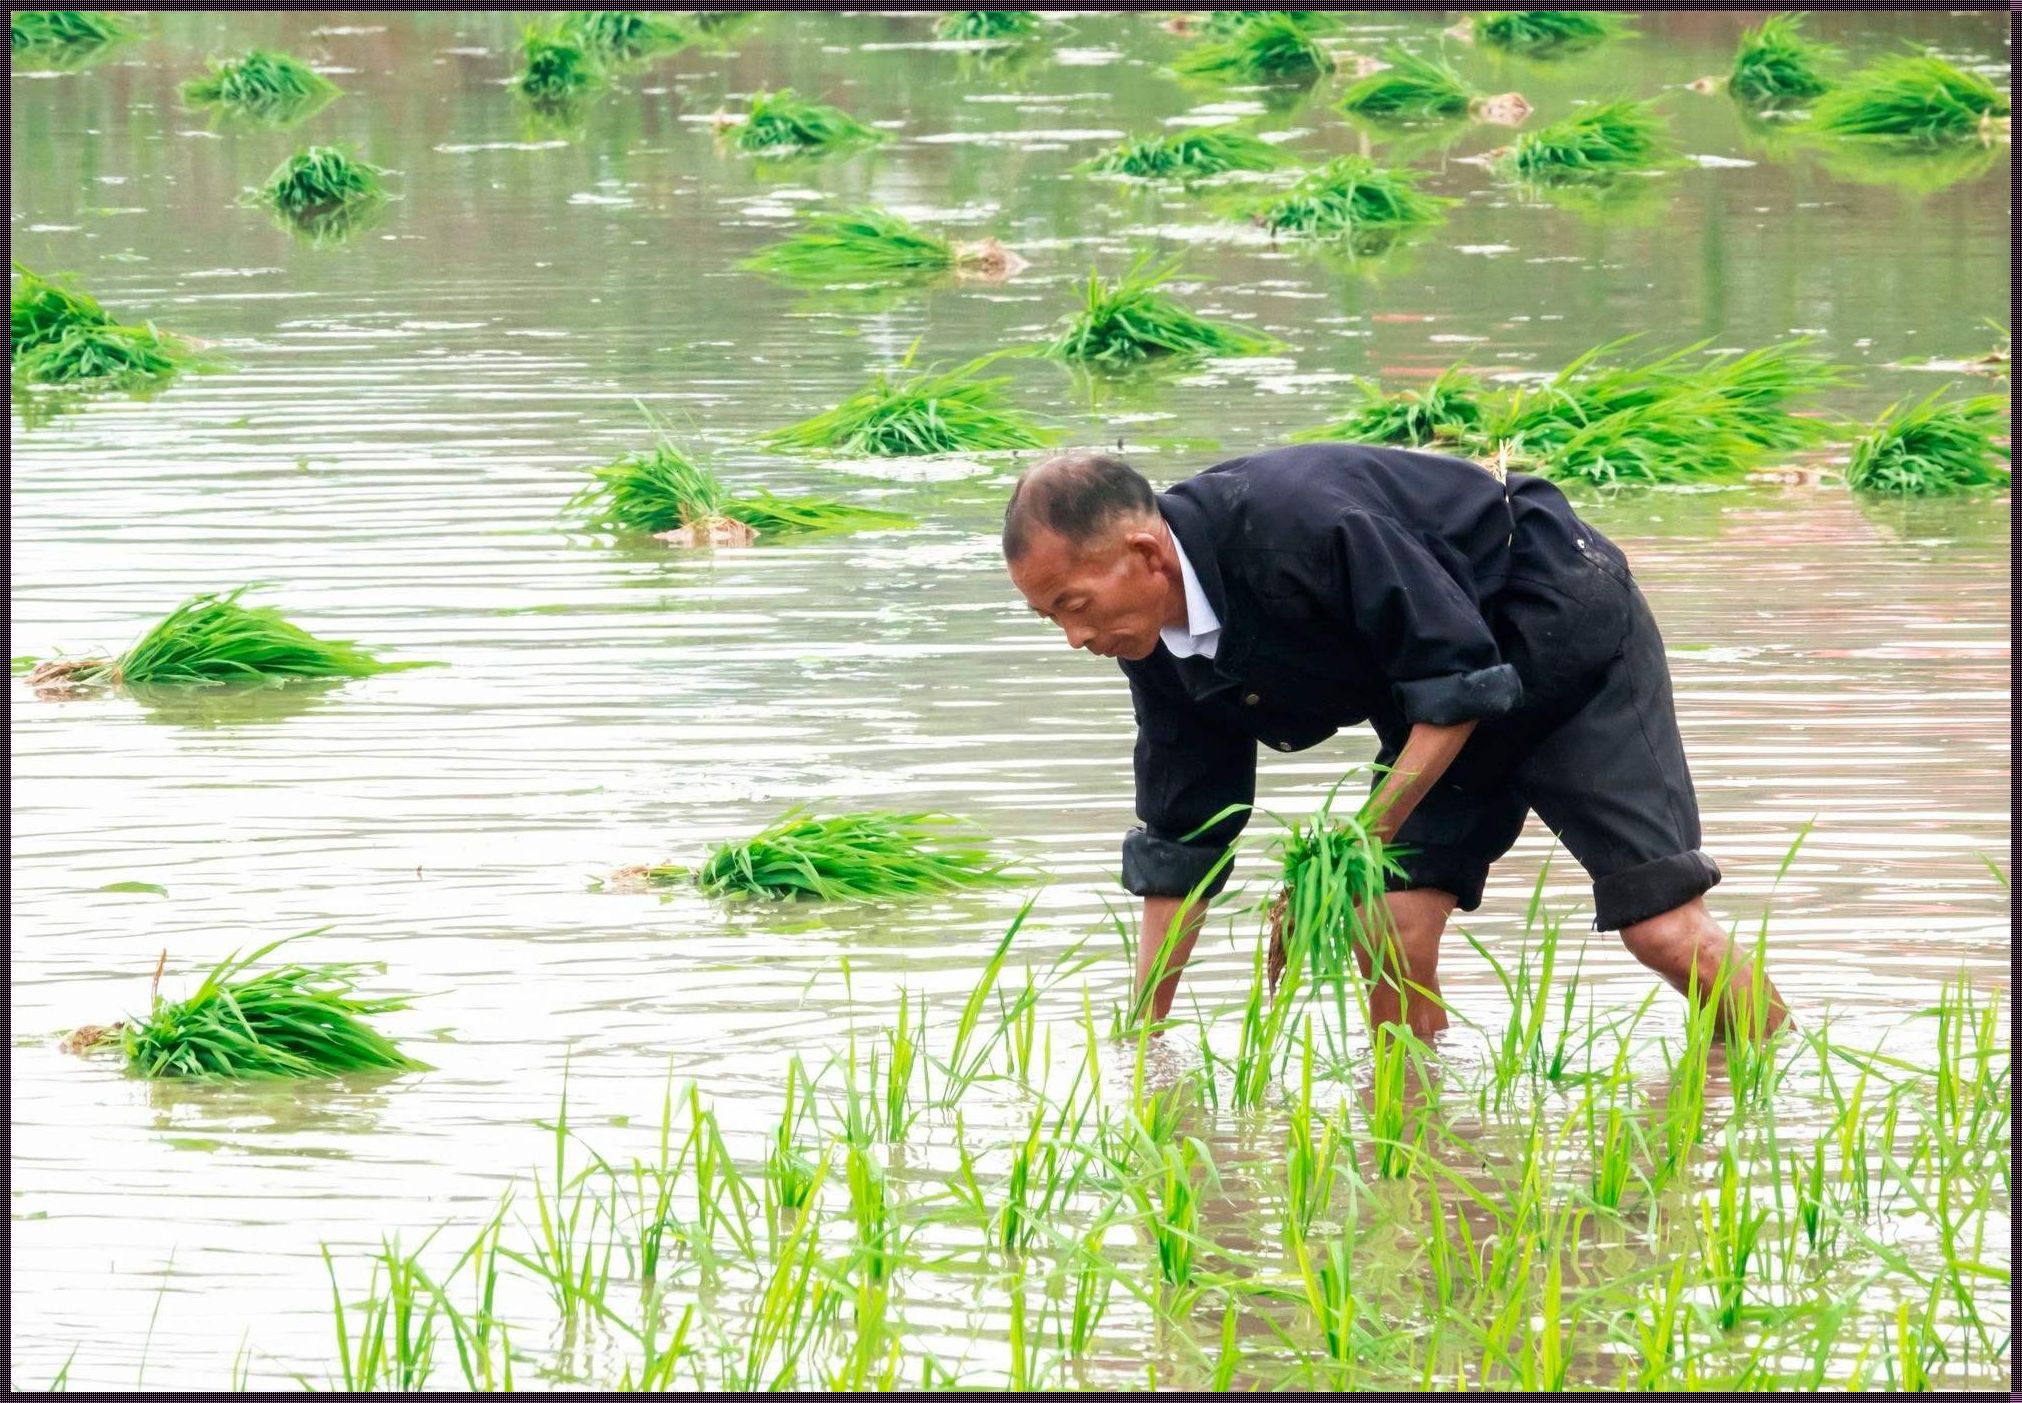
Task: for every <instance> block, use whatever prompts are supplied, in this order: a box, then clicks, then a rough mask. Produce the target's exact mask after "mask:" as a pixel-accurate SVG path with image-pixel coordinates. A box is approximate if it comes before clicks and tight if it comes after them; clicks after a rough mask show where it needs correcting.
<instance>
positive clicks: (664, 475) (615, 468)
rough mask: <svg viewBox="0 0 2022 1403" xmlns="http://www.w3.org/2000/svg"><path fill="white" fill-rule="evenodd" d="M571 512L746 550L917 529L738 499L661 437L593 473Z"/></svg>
mask: <svg viewBox="0 0 2022 1403" xmlns="http://www.w3.org/2000/svg"><path fill="white" fill-rule="evenodd" d="M589 471H590V474H591V476H592V477H593V478H594V479H595V480H594V481H593V482H591V483H590V485H589V486H587V487H585V488H584V489H583V490H582V491H581V492H579V493H577V494H576V495H575V497H573V498H572V499H570V502H569V509H570V510H572V511H574V512H576V513H577V514H578V515H580V516H581V517H582V518H583V520H585V521H586V522H587V523H588V524H590V525H593V526H603V527H609V528H612V529H615V530H619V531H637V532H643V533H647V534H651V535H655V536H658V537H660V538H662V539H665V540H669V541H672V542H674V543H675V544H680V545H747V544H749V543H750V542H751V540H752V539H754V538H755V537H758V536H767V535H791V534H795V533H812V532H822V531H848V530H857V529H860V528H865V527H902V526H911V525H912V524H913V519H912V518H911V517H909V516H906V515H904V514H903V513H900V512H888V511H878V510H875V509H873V508H869V507H855V506H850V505H848V504H847V503H843V502H834V501H829V500H826V499H823V498H819V497H778V496H774V495H773V494H772V493H770V492H765V491H760V492H757V493H755V494H753V495H752V496H749V497H741V498H740V497H733V496H732V495H731V493H730V490H729V489H728V488H727V487H726V486H724V484H723V482H722V481H721V480H720V479H719V478H718V477H717V476H716V475H715V474H714V473H712V472H710V471H709V470H708V469H707V468H704V467H702V466H701V465H700V464H698V463H696V462H695V461H694V460H693V459H692V458H690V457H689V456H688V455H687V454H685V453H683V452H682V451H681V450H680V449H679V448H677V447H675V445H674V444H673V443H671V442H670V441H668V440H667V438H666V437H665V436H662V437H661V438H660V440H659V441H658V442H656V443H655V444H654V445H653V447H652V449H651V450H650V451H648V452H644V453H628V454H626V455H625V456H624V457H622V458H618V459H616V460H614V461H612V462H609V463H606V464H605V465H604V466H602V467H599V468H591V469H590V470H589Z"/></svg>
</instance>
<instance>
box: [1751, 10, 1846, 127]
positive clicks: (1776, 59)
mask: <svg viewBox="0 0 2022 1403" xmlns="http://www.w3.org/2000/svg"><path fill="white" fill-rule="evenodd" d="M1803 23H1804V16H1803V15H1800V14H1783V15H1771V16H1770V17H1769V18H1768V19H1766V20H1764V21H1763V22H1762V23H1761V24H1759V25H1757V26H1756V27H1755V28H1753V29H1750V30H1747V31H1745V32H1744V33H1743V34H1742V36H1741V47H1740V48H1739V49H1737V50H1736V51H1735V54H1734V66H1733V67H1732V68H1730V69H1729V70H1728V72H1727V91H1728V92H1729V93H1731V94H1732V95H1733V96H1735V97H1736V98H1738V99H1740V100H1741V101H1742V102H1745V103H1747V104H1748V105H1749V106H1751V107H1763V108H1773V107H1781V106H1784V105H1785V104H1788V103H1793V102H1803V101H1804V100H1805V99H1807V98H1814V97H1817V96H1818V95H1819V94H1820V93H1822V92H1824V91H1826V89H1828V88H1829V87H1831V86H1832V84H1831V81H1830V80H1829V79H1828V78H1827V77H1826V76H1825V73H1826V69H1828V68H1829V67H1831V66H1832V65H1833V64H1836V63H1837V62H1839V58H1840V53H1839V50H1837V49H1835V48H1834V47H1833V46H1832V45H1830V44H1826V43H1821V42H1820V41H1819V40H1816V39H1812V38H1810V37H1808V36H1806V35H1805V34H1803V33H1800V32H1799V31H1800V28H1801V26H1802V25H1803Z"/></svg>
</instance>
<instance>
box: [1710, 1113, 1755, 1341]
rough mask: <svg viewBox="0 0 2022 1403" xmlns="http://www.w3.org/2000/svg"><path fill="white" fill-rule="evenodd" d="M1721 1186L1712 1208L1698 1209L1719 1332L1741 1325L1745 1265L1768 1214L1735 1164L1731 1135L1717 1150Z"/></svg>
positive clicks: (1746, 1275)
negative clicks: (1760, 1207) (1756, 1204)
mask: <svg viewBox="0 0 2022 1403" xmlns="http://www.w3.org/2000/svg"><path fill="white" fill-rule="evenodd" d="M1719 1173H1720V1188H1719V1192H1718V1194H1717V1195H1716V1196H1715V1201H1714V1203H1712V1204H1708V1203H1705V1202H1703V1201H1702V1202H1701V1203H1700V1205H1699V1226H1700V1252H1701V1260H1702V1261H1703V1262H1704V1264H1705V1270H1706V1279H1707V1281H1708V1282H1709V1284H1710V1285H1711V1286H1712V1288H1713V1295H1714V1315H1715V1318H1717V1319H1718V1320H1719V1322H1720V1328H1721V1329H1722V1330H1732V1329H1733V1328H1734V1327H1735V1326H1736V1325H1737V1324H1739V1323H1740V1322H1741V1316H1742V1311H1743V1307H1744V1303H1745V1301H1746V1299H1747V1290H1748V1267H1749V1263H1750V1261H1751V1260H1752V1259H1753V1258H1754V1256H1755V1251H1756V1247H1757V1245H1758V1244H1759V1243H1760V1241H1761V1239H1762V1229H1763V1226H1764V1225H1765V1224H1766V1223H1768V1221H1769V1210H1768V1209H1766V1208H1763V1209H1758V1208H1756V1206H1755V1200H1754V1198H1753V1196H1752V1194H1751V1192H1750V1188H1749V1185H1748V1181H1747V1179H1746V1177H1745V1176H1744V1175H1743V1173H1742V1171H1741V1167H1740V1165H1739V1163H1738V1162H1737V1160H1736V1157H1735V1150H1734V1136H1733V1134H1732V1133H1731V1132H1730V1133H1729V1135H1728V1137H1727V1141H1726V1143H1725V1144H1724V1145H1722V1146H1721V1149H1720V1169H1719Z"/></svg>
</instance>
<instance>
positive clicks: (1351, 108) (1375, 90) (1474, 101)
mask: <svg viewBox="0 0 2022 1403" xmlns="http://www.w3.org/2000/svg"><path fill="white" fill-rule="evenodd" d="M1383 62H1384V63H1385V64H1386V65H1387V66H1386V67H1384V68H1382V69H1380V70H1379V71H1377V72H1375V73H1371V74H1369V75H1368V76H1367V77H1365V78H1361V79H1358V80H1357V81H1356V82H1355V83H1354V84H1353V85H1352V86H1351V87H1350V88H1349V89H1348V91H1347V92H1345V93H1343V94H1342V95H1341V101H1340V103H1339V106H1340V108H1341V110H1342V111H1343V112H1346V113H1348V114H1350V115H1351V116H1355V117H1366V118H1370V119H1372V120H1375V121H1380V122H1433V121H1451V120H1456V119H1458V118H1461V117H1473V118H1475V119H1476V120H1478V121H1484V122H1494V123H1496V124H1498V125H1501V126H1512V127H1513V126H1516V125H1517V124H1518V123H1520V122H1522V121H1523V119H1524V118H1525V117H1528V116H1529V115H1530V111H1531V105H1530V103H1528V102H1526V101H1525V100H1524V97H1523V94H1521V93H1499V94H1496V95H1495V96H1493V97H1491V96H1489V95H1488V94H1486V93H1481V92H1477V91H1476V90H1475V89H1474V88H1473V87H1471V86H1469V85H1468V83H1467V82H1466V80H1465V79H1463V78H1462V77H1461V76H1460V75H1459V74H1458V73H1456V72H1455V71H1454V70H1453V67H1452V65H1450V64H1448V63H1447V62H1446V61H1445V60H1444V59H1432V58H1426V57H1424V56H1422V55H1419V54H1414V53H1412V52H1411V51H1410V50H1408V49H1405V48H1403V47H1402V46H1400V45H1397V44H1392V45H1390V46H1389V47H1388V48H1386V49H1384V51H1383Z"/></svg>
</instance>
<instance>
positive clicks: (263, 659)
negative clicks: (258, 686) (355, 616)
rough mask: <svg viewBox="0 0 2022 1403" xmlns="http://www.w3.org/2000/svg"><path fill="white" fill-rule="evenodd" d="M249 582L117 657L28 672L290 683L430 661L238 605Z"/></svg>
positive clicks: (173, 618)
mask: <svg viewBox="0 0 2022 1403" xmlns="http://www.w3.org/2000/svg"><path fill="white" fill-rule="evenodd" d="M250 588H252V586H250V585H242V586H240V587H239V588H238V589H235V590H233V591H232V592H231V593H230V594H223V595H219V594H199V595H195V596H193V597H191V598H190V599H188V600H185V601H184V602H183V603H181V604H179V605H177V606H176V607H175V609H174V610H173V611H171V612H170V613H169V615H168V617H166V618H164V619H163V620H162V621H161V622H160V623H158V624H156V625H155V626H154V627H153V628H151V629H149V630H148V631H147V632H146V633H145V634H143V635H142V636H141V639H140V641H139V642H137V643H135V644H134V645H133V647H131V648H129V649H127V650H126V652H124V653H122V654H120V655H119V656H118V657H117V658H112V659H105V658H57V659H52V660H50V661H48V662H45V663H43V664H41V665H40V666H39V667H37V668H36V670H35V671H34V672H32V673H30V674H29V675H28V681H29V683H30V684H31V685H35V686H48V685H52V684H69V685H83V684H107V685H113V686H118V685H126V686H134V685H176V686H186V685H215V684H220V683H236V682H285V681H292V680H295V679H298V678H311V677H371V676H374V675H375V674H378V673H382V672H400V671H403V670H405V669H407V668H414V667H431V666H434V664H432V663H424V662H393V663H389V662H382V661H380V660H379V659H378V658H376V657H374V656H373V655H372V654H370V653H368V652H366V651H365V650H364V649H363V648H360V647H359V646H358V645H357V644H356V643H352V642H349V641H348V640H342V639H329V638H317V637H315V636H314V635H313V634H310V633H308V632H306V631H304V630H303V629H301V628H299V627H298V626H296V625H295V624H292V623H289V622H288V621H287V620H286V619H284V618H282V617H281V613H280V611H279V610H278V609H275V608H273V607H272V606H271V605H259V606H256V607H253V608H247V607H246V606H245V605H243V604H240V603H239V596H241V595H243V594H244V593H245V592H246V591H247V590H248V589H250Z"/></svg>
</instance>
